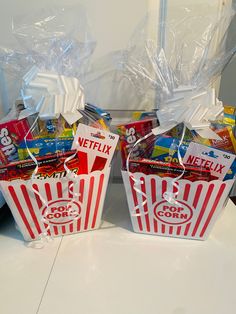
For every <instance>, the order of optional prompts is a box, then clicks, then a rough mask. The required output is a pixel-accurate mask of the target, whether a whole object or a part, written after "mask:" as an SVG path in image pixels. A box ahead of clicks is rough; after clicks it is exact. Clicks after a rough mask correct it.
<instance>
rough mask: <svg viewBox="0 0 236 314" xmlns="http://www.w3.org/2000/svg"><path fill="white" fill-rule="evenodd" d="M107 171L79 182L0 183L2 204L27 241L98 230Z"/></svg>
mask: <svg viewBox="0 0 236 314" xmlns="http://www.w3.org/2000/svg"><path fill="white" fill-rule="evenodd" d="M109 173H110V168H108V169H107V170H106V171H102V172H101V171H96V172H93V173H91V174H89V175H80V176H79V178H78V180H77V179H76V181H69V180H68V179H67V178H63V179H54V178H51V179H45V180H39V179H34V180H30V181H23V180H15V181H11V182H8V181H0V187H1V190H2V192H3V195H4V197H5V200H6V202H7V204H8V206H9V208H10V209H11V212H12V214H13V216H14V218H15V221H16V223H17V225H18V227H19V229H20V231H21V233H22V234H23V237H24V239H25V240H26V241H32V240H37V239H40V238H41V236H42V234H44V233H47V235H49V236H52V237H54V236H60V235H66V234H72V233H77V232H83V231H89V230H95V229H97V228H99V226H100V222H101V215H102V210H103V204H104V199H105V194H106V189H107V184H108V179H109Z"/></svg>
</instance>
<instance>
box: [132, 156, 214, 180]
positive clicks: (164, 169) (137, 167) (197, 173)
mask: <svg viewBox="0 0 236 314" xmlns="http://www.w3.org/2000/svg"><path fill="white" fill-rule="evenodd" d="M129 170H130V172H131V173H135V172H142V173H144V174H146V175H148V174H155V175H157V176H159V177H162V178H166V177H167V178H177V177H179V176H181V175H182V174H183V176H182V178H181V179H185V180H189V181H192V182H194V181H198V180H202V181H211V180H214V179H216V177H213V176H212V175H211V171H210V170H209V169H207V168H203V167H193V166H188V165H186V167H185V169H184V173H183V168H182V167H181V166H180V165H179V164H177V163H167V162H162V161H154V160H150V159H138V160H130V168H129Z"/></svg>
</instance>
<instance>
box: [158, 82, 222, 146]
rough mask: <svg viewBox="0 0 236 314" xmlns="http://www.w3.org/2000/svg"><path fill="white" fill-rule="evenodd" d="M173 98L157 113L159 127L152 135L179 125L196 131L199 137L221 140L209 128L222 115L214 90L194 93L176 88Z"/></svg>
mask: <svg viewBox="0 0 236 314" xmlns="http://www.w3.org/2000/svg"><path fill="white" fill-rule="evenodd" d="M174 95H175V97H174V98H172V99H171V100H170V101H168V102H167V103H166V104H165V105H163V107H162V108H160V110H158V111H157V117H158V120H159V123H160V126H159V127H157V128H155V129H153V130H152V132H153V134H154V135H159V134H162V133H165V132H167V131H169V130H171V129H172V128H174V127H175V126H177V125H178V124H180V123H184V124H185V126H186V127H187V128H188V129H190V130H194V131H196V132H197V133H198V134H199V135H200V136H201V137H203V138H208V139H215V140H222V139H221V137H219V136H218V135H217V134H216V133H215V132H214V131H213V130H212V129H211V128H210V121H215V120H217V118H219V116H220V115H221V114H222V113H223V111H224V108H223V104H222V102H220V101H219V100H217V99H216V97H215V90H214V89H210V90H206V91H196V90H194V89H193V88H191V87H189V88H178V89H177V90H175V91H174Z"/></svg>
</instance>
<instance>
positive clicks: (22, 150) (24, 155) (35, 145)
mask: <svg viewBox="0 0 236 314" xmlns="http://www.w3.org/2000/svg"><path fill="white" fill-rule="evenodd" d="M73 140H74V138H73V137H67V138H66V137H64V138H40V139H32V140H27V141H23V142H21V143H20V145H19V147H18V157H19V160H25V159H31V156H30V155H29V153H31V154H32V155H34V156H35V157H41V156H45V155H50V154H55V153H64V152H67V151H69V150H71V146H72V143H73Z"/></svg>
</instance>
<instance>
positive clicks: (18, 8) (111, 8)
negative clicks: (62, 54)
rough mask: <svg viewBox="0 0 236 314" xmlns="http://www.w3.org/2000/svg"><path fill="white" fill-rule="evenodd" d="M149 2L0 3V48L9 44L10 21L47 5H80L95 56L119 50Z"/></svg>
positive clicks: (18, 0)
mask: <svg viewBox="0 0 236 314" xmlns="http://www.w3.org/2000/svg"><path fill="white" fill-rule="evenodd" d="M148 1H149V0H80V1H76V0H57V1H50V0H40V1H35V0H32V1H30V0H0V4H1V11H0V45H1V46H2V45H4V44H5V43H9V42H12V35H11V18H12V16H14V15H17V14H23V13H25V12H30V11H31V10H33V9H37V8H41V7H45V6H47V5H53V3H55V4H56V5H70V4H77V3H81V4H82V5H83V6H84V7H85V8H86V9H87V13H88V16H89V20H90V23H91V28H92V31H93V33H94V37H95V39H96V40H97V42H98V44H97V49H96V51H95V57H99V56H101V55H103V54H106V53H107V52H109V51H112V50H116V49H123V48H125V46H126V43H127V41H128V39H129V38H130V36H131V34H132V32H133V30H134V28H135V26H136V25H137V24H138V22H139V21H140V20H141V18H142V17H143V16H144V15H145V13H146V12H147V7H148Z"/></svg>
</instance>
